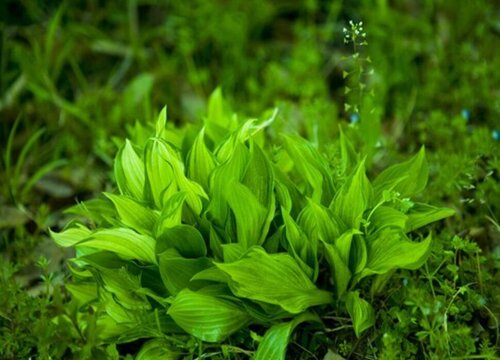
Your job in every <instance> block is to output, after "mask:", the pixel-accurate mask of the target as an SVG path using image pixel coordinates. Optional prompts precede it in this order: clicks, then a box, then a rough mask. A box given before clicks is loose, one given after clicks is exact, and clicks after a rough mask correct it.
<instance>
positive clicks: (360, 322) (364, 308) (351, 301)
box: [346, 291, 375, 337]
mask: <svg viewBox="0 0 500 360" xmlns="http://www.w3.org/2000/svg"><path fill="white" fill-rule="evenodd" d="M346 307H347V311H348V312H349V315H350V316H351V319H352V324H353V326H354V332H355V333H356V336H358V337H359V336H360V335H361V334H362V333H363V331H365V330H366V329H368V328H369V327H371V326H373V324H375V312H374V311H373V307H372V306H371V305H370V304H369V303H368V302H367V301H366V300H363V299H361V298H360V297H359V292H358V291H351V292H349V293H348V294H347V296H346Z"/></svg>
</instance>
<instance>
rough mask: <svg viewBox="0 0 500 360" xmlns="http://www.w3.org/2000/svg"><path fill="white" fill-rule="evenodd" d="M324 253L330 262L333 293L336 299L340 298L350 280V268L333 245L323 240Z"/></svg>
mask: <svg viewBox="0 0 500 360" xmlns="http://www.w3.org/2000/svg"><path fill="white" fill-rule="evenodd" d="M323 246H324V248H325V255H326V259H327V261H328V263H329V264H330V271H331V273H332V279H333V284H334V286H335V295H336V297H337V299H339V298H341V297H342V295H343V294H344V293H345V291H346V290H347V286H348V285H349V282H350V280H351V270H350V269H349V263H348V262H346V261H345V260H344V259H343V257H342V255H341V254H340V252H339V250H338V249H337V247H336V246H335V245H332V244H328V243H327V242H323Z"/></svg>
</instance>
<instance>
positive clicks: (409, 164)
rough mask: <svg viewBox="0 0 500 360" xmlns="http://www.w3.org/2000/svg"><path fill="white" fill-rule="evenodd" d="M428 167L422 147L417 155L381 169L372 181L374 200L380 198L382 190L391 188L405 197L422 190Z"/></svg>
mask: <svg viewBox="0 0 500 360" xmlns="http://www.w3.org/2000/svg"><path fill="white" fill-rule="evenodd" d="M428 176H429V169H428V167H427V161H426V160H425V149H424V148H423V147H422V148H421V149H420V151H419V152H418V154H417V155H415V156H414V157H413V158H411V159H410V160H408V161H405V162H403V163H401V164H396V165H392V166H391V167H389V168H387V169H385V170H384V171H382V172H381V173H380V174H379V176H377V178H376V179H375V181H374V182H373V188H374V190H375V201H376V202H378V201H379V200H380V199H381V198H382V193H383V191H384V190H393V191H396V192H398V193H400V194H401V197H403V198H404V197H407V196H411V195H414V194H417V193H419V192H421V191H422V190H424V188H425V186H426V185H427V178H428Z"/></svg>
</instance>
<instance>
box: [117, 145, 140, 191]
mask: <svg viewBox="0 0 500 360" xmlns="http://www.w3.org/2000/svg"><path fill="white" fill-rule="evenodd" d="M114 170H115V179H116V183H117V184H118V188H119V189H120V193H122V194H124V195H130V196H132V197H134V198H135V199H137V200H142V199H143V194H144V183H145V175H144V164H143V163H142V160H141V159H140V158H139V156H138V155H137V153H136V152H135V150H134V148H133V147H132V144H131V143H130V141H128V140H125V145H124V146H123V147H122V148H121V149H120V151H119V152H118V155H117V156H116V159H115V169H114Z"/></svg>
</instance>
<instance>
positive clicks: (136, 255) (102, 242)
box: [77, 228, 156, 263]
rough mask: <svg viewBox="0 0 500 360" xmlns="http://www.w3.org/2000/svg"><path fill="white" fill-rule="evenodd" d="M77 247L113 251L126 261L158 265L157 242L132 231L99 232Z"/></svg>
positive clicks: (119, 229) (123, 229)
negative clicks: (139, 261) (134, 260)
mask: <svg viewBox="0 0 500 360" xmlns="http://www.w3.org/2000/svg"><path fill="white" fill-rule="evenodd" d="M77 245H83V246H86V247H91V248H95V249H99V250H107V251H112V252H114V253H116V254H118V255H120V256H121V257H123V258H124V259H130V260H132V259H136V260H142V261H145V262H149V263H156V257H155V246H156V241H155V240H154V239H153V238H151V237H149V236H147V235H141V234H138V233H136V232H135V231H133V230H130V229H125V228H117V229H104V230H98V231H96V232H95V233H93V234H92V235H91V236H90V237H89V238H88V240H83V241H81V242H80V243H78V244H77Z"/></svg>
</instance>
